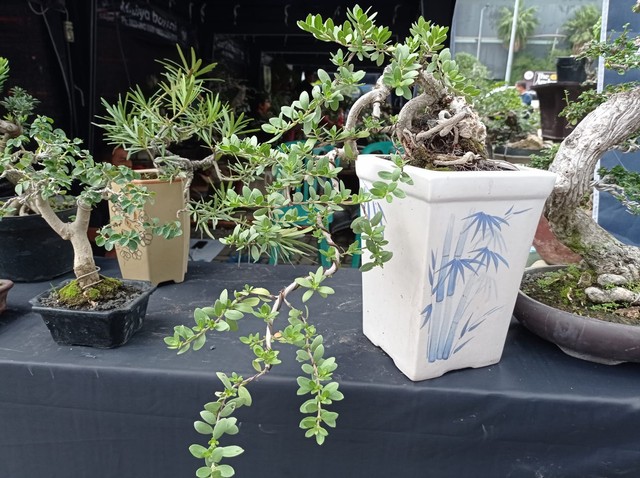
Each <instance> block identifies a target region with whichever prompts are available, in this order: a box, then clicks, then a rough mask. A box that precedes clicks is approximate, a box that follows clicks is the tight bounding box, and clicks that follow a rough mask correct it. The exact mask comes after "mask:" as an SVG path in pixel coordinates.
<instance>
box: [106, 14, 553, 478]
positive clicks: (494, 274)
mask: <svg viewBox="0 0 640 478" xmlns="http://www.w3.org/2000/svg"><path fill="white" fill-rule="evenodd" d="M375 16H376V15H375V13H370V12H369V11H363V10H362V9H361V8H360V7H358V6H356V7H354V8H353V9H350V10H349V11H348V13H347V21H346V22H345V23H344V24H342V25H336V24H334V22H333V21H332V20H331V19H326V20H324V19H322V18H321V17H320V16H318V15H309V16H308V17H307V19H306V20H304V21H300V22H299V23H298V25H299V26H300V27H301V28H302V29H303V30H305V31H307V32H309V33H311V34H313V35H314V36H315V37H316V38H318V39H319V40H322V41H332V42H335V43H337V44H338V50H337V51H336V53H334V54H333V55H332V62H333V64H334V65H335V68H336V73H335V74H333V75H330V74H329V73H327V72H326V71H324V70H319V71H318V79H319V82H318V84H317V85H316V86H314V88H313V91H312V92H311V94H309V93H307V92H303V93H302V94H301V95H300V97H299V98H298V99H296V100H295V101H294V102H293V103H292V104H291V105H290V106H284V107H282V108H281V110H280V112H279V114H278V115H277V116H275V117H273V118H271V119H270V120H269V124H266V125H264V126H263V130H264V131H265V132H267V133H270V134H272V135H273V140H272V142H271V143H265V144H261V143H259V142H258V141H257V139H256V138H255V137H252V136H249V137H242V138H241V137H239V136H238V135H237V134H236V133H237V130H238V128H237V127H236V126H237V123H238V120H235V119H233V118H231V117H229V116H228V115H225V114H222V115H221V116H218V115H217V114H216V113H217V112H218V111H220V107H219V106H218V104H219V100H218V99H217V97H215V96H214V95H212V94H211V93H210V92H209V91H208V90H207V89H206V87H205V82H204V77H203V76H202V71H203V69H204V70H206V67H202V65H201V62H200V61H199V60H196V59H195V57H194V56H193V54H192V58H191V60H190V61H187V60H186V59H185V58H184V57H183V60H182V61H183V65H175V64H166V65H165V66H166V67H168V68H166V74H165V79H166V82H167V83H166V85H167V86H166V87H164V88H163V90H164V91H166V92H167V95H168V96H171V97H172V98H174V100H173V101H172V102H171V103H170V104H169V105H168V106H170V108H169V110H166V109H165V110H163V111H164V116H158V111H157V110H156V109H155V108H153V107H150V103H149V101H147V100H146V99H145V98H144V97H142V96H141V95H138V94H136V93H135V90H134V92H132V93H131V94H130V95H129V96H128V97H127V100H125V101H120V102H118V103H117V104H116V105H113V106H111V107H109V108H107V115H106V116H105V117H104V118H102V125H101V126H103V127H104V128H105V130H106V132H107V136H108V137H109V138H110V140H111V141H112V142H114V143H115V144H121V145H123V146H124V147H125V148H127V149H130V150H148V151H150V152H151V153H152V154H151V157H153V158H156V161H157V162H159V163H161V165H164V166H172V167H181V168H183V169H184V168H188V169H192V168H198V167H203V166H206V167H213V168H214V169H216V171H217V172H218V175H219V177H220V179H221V181H222V182H223V183H224V182H225V181H233V182H235V183H242V184H244V185H245V186H243V187H242V188H222V189H220V190H219V191H218V192H217V195H216V197H215V198H213V199H211V200H210V201H206V202H199V203H195V204H192V214H193V217H194V218H195V220H196V222H197V224H198V225H199V226H200V227H201V228H202V229H204V230H205V231H208V230H210V228H211V227H215V225H216V223H217V222H218V221H220V220H222V219H224V220H226V221H232V222H234V223H235V224H236V226H235V228H234V229H233V231H232V232H231V233H230V234H229V236H227V237H226V238H224V239H222V240H223V242H225V243H226V244H229V245H232V246H234V247H236V248H238V249H240V250H245V251H247V252H248V253H249V254H250V255H251V257H252V258H253V259H254V260H257V259H259V258H260V256H261V255H262V254H277V255H278V256H279V257H285V258H286V257H289V256H290V255H291V254H293V253H300V252H304V251H305V250H306V249H305V247H304V243H303V242H302V236H303V235H304V234H305V233H312V234H313V235H314V236H315V237H316V238H317V239H318V241H320V240H322V239H325V240H326V241H327V242H328V244H329V247H328V248H327V250H325V251H323V254H324V256H325V257H326V258H327V259H329V260H330V261H331V265H330V266H329V267H327V268H323V267H320V268H318V269H317V270H314V271H311V272H308V273H307V272H306V271H305V272H303V273H302V274H301V275H300V276H299V277H297V278H296V279H295V280H294V281H293V282H292V283H291V284H289V285H287V286H286V287H284V288H283V289H282V290H281V291H279V292H275V291H274V292H272V291H268V290H266V289H264V288H261V287H259V284H257V285H247V286H246V287H245V288H244V289H243V290H239V291H233V292H229V291H226V290H225V291H223V292H222V293H221V294H220V296H219V297H218V298H217V299H216V300H215V302H214V304H212V305H211V306H209V307H202V308H198V309H196V311H195V312H194V318H195V322H196V323H195V325H193V326H191V327H187V326H177V327H176V328H175V332H174V335H173V336H172V337H168V338H167V339H166V342H167V344H168V345H169V347H170V348H172V349H176V350H178V352H179V353H183V352H186V351H187V350H189V349H190V348H191V347H192V348H194V349H196V350H197V349H200V348H202V347H203V345H204V344H205V341H206V334H207V333H208V332H210V331H217V332H224V331H228V330H235V329H236V328H237V325H236V322H237V321H238V320H240V319H243V318H244V317H245V316H251V315H253V316H256V317H257V318H259V319H261V321H264V322H265V323H266V331H265V333H264V334H261V333H259V332H257V333H255V334H250V335H248V336H246V337H243V338H241V341H242V342H243V343H245V344H246V345H247V346H248V347H249V348H250V349H251V351H252V353H253V354H254V356H255V357H254V360H253V366H254V368H255V369H256V373H255V374H254V375H252V376H250V377H242V376H240V375H238V374H236V373H233V374H226V373H222V372H220V373H218V377H219V379H220V381H221V382H222V384H223V387H224V389H223V390H222V391H220V392H218V393H217V394H216V397H217V399H216V400H215V401H213V402H211V403H208V404H207V405H205V410H203V411H202V413H201V417H202V421H198V422H196V424H195V427H196V430H197V431H199V432H200V433H203V434H205V435H208V436H210V439H209V441H208V446H201V445H193V446H192V447H191V452H192V453H193V454H194V456H196V457H199V458H203V459H204V460H205V464H204V466H203V467H201V468H200V469H198V471H197V476H200V477H209V476H231V475H232V474H233V469H232V468H231V467H230V466H229V465H227V464H223V463H221V461H222V460H223V459H224V458H228V457H233V456H236V455H238V454H239V453H241V452H242V449H241V448H239V447H237V446H235V445H226V444H225V445H223V444H222V442H223V437H224V435H232V434H235V433H237V432H238V427H237V422H236V418H235V417H233V416H232V414H233V412H234V410H235V409H237V408H239V407H241V406H243V405H249V404H251V396H250V394H249V392H248V390H247V385H248V384H249V383H250V382H252V381H253V380H255V379H257V378H259V377H260V376H262V375H263V374H265V373H267V372H268V371H269V370H270V369H271V368H272V367H273V366H275V365H277V364H278V363H279V357H278V351H277V350H276V348H275V346H276V345H277V343H284V344H290V345H294V346H295V347H297V348H298V351H297V358H298V360H299V361H300V362H301V363H302V370H303V373H304V374H305V376H301V377H300V378H299V379H298V385H299V390H298V393H299V394H300V395H309V396H310V398H309V399H308V400H306V401H305V402H304V403H303V404H302V406H301V411H302V412H303V414H305V415H306V416H305V417H304V418H303V419H302V421H301V423H300V426H301V428H303V429H304V430H305V435H306V436H307V437H314V438H315V439H316V441H317V442H318V443H320V444H321V443H323V442H324V440H325V437H326V436H327V434H328V432H327V427H333V426H335V421H336V418H337V414H336V413H335V412H333V411H330V410H329V409H328V406H329V405H331V403H332V402H334V401H336V400H340V399H341V398H342V393H341V392H340V391H339V386H338V384H337V383H336V382H335V381H333V379H332V375H333V371H334V370H335V369H336V366H337V365H336V363H335V360H334V359H333V358H326V357H325V349H324V345H323V338H322V336H321V335H319V334H318V333H317V331H316V329H315V327H314V326H313V325H312V324H311V323H310V320H309V317H308V313H307V311H306V308H305V302H306V301H307V300H309V298H310V297H312V296H314V295H319V296H321V297H324V296H327V295H329V294H332V293H333V289H331V287H330V286H329V285H327V282H326V281H327V279H328V278H329V277H330V276H331V275H333V274H334V273H335V272H336V271H337V270H338V268H339V267H340V264H341V258H342V257H343V256H346V255H352V254H362V256H363V265H362V270H363V271H365V274H364V276H363V303H364V309H365V310H364V326H363V327H364V330H365V334H367V336H368V337H369V338H370V339H371V340H372V341H373V342H374V343H377V344H378V345H380V346H381V347H382V348H383V349H384V350H385V351H386V352H387V353H389V355H391V357H392V358H393V359H394V361H395V363H396V364H397V365H398V366H399V367H400V369H401V370H403V372H404V373H405V374H407V375H408V376H409V377H410V378H412V379H414V380H419V379H425V378H430V377H436V376H439V375H442V374H443V373H445V372H446V371H447V370H453V369H457V368H464V367H478V366H483V365H488V364H490V363H495V362H496V361H498V360H499V359H500V355H501V353H502V348H503V345H504V339H505V336H506V331H507V327H508V324H509V321H510V317H511V311H512V308H513V303H514V301H515V296H516V293H517V283H518V282H519V279H520V276H521V274H522V270H523V269H524V265H525V262H526V259H527V255H528V252H529V248H530V244H531V238H532V236H533V232H534V230H535V226H536V224H537V222H538V218H539V216H540V212H541V210H542V206H543V202H544V199H545V198H546V196H547V195H548V193H549V192H550V190H551V188H552V185H553V182H554V178H555V176H554V175H553V174H550V173H548V172H544V171H535V170H522V171H521V170H518V168H515V167H513V166H512V165H508V164H505V163H501V162H494V161H492V160H488V159H486V157H485V154H484V153H485V151H486V149H485V128H484V126H483V125H482V123H481V121H480V119H479V117H478V115H477V114H476V113H475V112H474V111H473V109H472V108H471V107H470V106H469V105H468V103H467V101H466V99H465V97H464V95H465V94H472V93H474V88H473V87H470V86H469V84H468V83H467V82H466V81H465V79H464V78H463V77H462V76H461V75H460V74H459V72H458V68H457V66H456V64H455V62H454V61H453V60H452V59H451V55H450V52H449V51H448V50H447V49H444V47H443V42H444V41H445V39H446V34H447V28H443V27H438V26H436V25H432V24H430V23H429V22H426V21H425V20H423V19H420V20H419V21H418V22H416V23H415V24H414V25H413V27H412V29H411V35H410V36H409V37H408V38H407V40H406V41H405V42H404V43H401V44H393V43H392V42H391V40H390V38H391V32H390V31H389V30H388V29H387V28H386V27H383V26H378V25H376V23H375V21H374V20H375ZM357 58H359V59H368V60H370V61H372V62H373V63H374V64H376V65H377V66H378V67H379V68H380V69H381V71H382V73H381V75H380V78H379V80H378V82H377V83H376V86H375V87H374V88H373V89H372V90H371V91H370V92H368V93H366V94H364V95H362V96H361V97H360V98H358V99H357V100H356V101H355V102H354V104H353V105H352V107H351V108H350V110H349V115H348V117H347V120H346V123H345V125H344V128H338V127H336V126H331V127H328V126H326V127H325V126H323V124H322V121H321V119H322V117H323V116H324V110H333V111H335V110H337V109H338V108H339V106H340V103H341V102H342V101H343V100H344V97H345V94H346V92H347V91H351V90H352V88H353V86H355V85H358V83H359V82H360V80H361V79H362V78H363V77H364V74H365V73H364V71H359V70H356V69H355V67H354V65H353V61H354V60H356V59H357ZM177 85H187V87H186V88H178V87H177ZM414 88H415V89H416V90H417V92H418V94H417V95H416V96H414V95H413V94H412V90H413V89H414ZM391 92H395V93H396V94H397V95H398V96H402V97H404V98H405V99H406V103H405V105H404V107H403V108H402V109H401V111H400V112H399V114H398V116H397V117H396V118H395V119H394V120H393V121H391V123H388V122H385V121H383V120H382V119H381V118H380V116H379V113H378V112H379V106H380V104H382V103H384V102H385V101H386V99H387V97H388V96H389V95H390V93H391ZM151 106H153V105H151ZM171 108H173V110H171ZM365 111H366V112H369V111H372V112H373V113H372V115H371V117H368V118H367V119H366V120H362V118H363V116H364V113H365ZM297 126H299V127H301V129H302V130H303V132H304V134H305V136H306V138H307V139H306V141H304V142H300V143H296V144H294V145H291V146H287V147H283V148H276V147H273V146H272V144H273V143H274V142H275V141H277V139H278V138H280V137H281V136H282V135H283V134H284V133H285V132H286V131H288V130H290V129H291V128H293V127H297ZM382 131H385V132H387V133H389V134H391V135H392V137H393V138H394V139H395V141H396V142H397V145H398V147H399V148H400V149H401V151H403V154H402V155H400V154H391V155H388V156H376V155H369V156H361V157H360V158H359V159H358V160H357V161H356V169H357V172H358V175H359V177H360V180H361V185H362V187H361V189H360V190H359V191H358V192H353V191H350V190H348V189H346V188H345V186H344V184H342V183H341V182H340V181H339V179H338V173H339V172H340V167H339V166H338V161H337V160H338V159H339V160H340V164H343V161H349V160H355V159H356V158H357V157H358V147H357V144H356V141H357V140H358V139H364V138H367V137H370V136H371V135H372V134H373V133H377V132H382ZM186 132H190V133H191V134H193V135H194V136H196V137H197V138H198V139H199V140H200V141H201V142H202V143H203V145H204V146H205V149H204V153H203V158H202V159H196V160H189V159H187V158H182V157H180V156H178V155H177V154H175V153H173V152H172V151H171V150H170V149H169V148H168V146H167V145H168V144H170V143H171V142H172V141H171V140H172V139H174V138H177V137H178V134H185V136H186ZM326 145H331V146H334V148H333V149H331V150H330V151H329V152H328V153H327V154H324V155H322V156H314V155H313V154H312V150H313V149H314V148H316V147H321V146H326ZM223 156H224V157H225V158H227V160H228V161H229V164H228V169H229V171H230V174H228V175H223V174H222V173H221V171H220V168H219V167H218V165H217V160H218V159H220V158H221V157H223ZM505 168H506V169H507V170H504V169H505ZM429 169H432V170H429ZM434 170H437V171H434ZM269 173H270V175H271V176H272V177H273V181H272V182H269V183H266V184H265V191H264V192H263V191H260V190H258V189H251V188H249V187H248V186H246V185H247V184H249V183H251V182H253V181H254V180H255V179H256V178H259V177H263V176H265V174H269ZM304 184H307V185H308V186H309V188H308V190H309V193H308V198H307V199H303V195H302V193H300V192H294V191H295V190H296V189H297V188H300V189H302V186H303V185H304ZM394 198H399V199H401V200H400V201H396V200H394ZM354 204H355V205H360V206H361V212H362V214H361V215H360V217H358V218H357V219H355V220H354V221H353V223H352V228H353V230H354V231H355V232H356V233H357V234H359V235H360V238H361V241H362V244H363V245H364V249H361V247H360V243H359V242H358V241H356V242H354V243H352V244H351V245H349V246H348V247H346V248H340V247H338V246H337V245H336V244H335V242H334V241H333V240H332V237H331V235H330V234H329V232H328V228H327V224H328V222H329V221H330V218H331V215H332V213H333V212H334V211H339V210H341V209H342V208H343V207H344V206H346V205H354ZM292 206H296V207H292ZM303 219H304V224H305V225H304V226H302V225H301V220H303ZM392 256H393V259H392V260H391V258H392ZM382 265H384V268H382V269H378V270H374V268H375V266H382ZM410 274H415V275H410ZM477 279H479V280H477ZM296 289H301V290H302V291H303V293H302V297H301V298H299V299H298V300H296V301H294V295H293V292H294V291H295V290H296ZM487 297H490V298H491V299H490V301H489V300H488V299H487ZM478 301H479V302H478ZM282 306H286V307H288V308H289V312H288V314H287V316H288V323H286V324H282V325H280V324H279V323H278V322H276V320H277V319H278V318H279V316H281V315H283V312H282V311H281V308H282ZM389 319H393V320H389ZM280 321H282V319H280ZM385 321H386V324H385V325H382V323H383V322H385Z"/></svg>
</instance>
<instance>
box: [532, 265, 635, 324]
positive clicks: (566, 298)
mask: <svg viewBox="0 0 640 478" xmlns="http://www.w3.org/2000/svg"><path fill="white" fill-rule="evenodd" d="M573 271H574V272H573V273H571V272H569V273H567V272H566V270H562V271H556V272H533V273H527V274H526V275H525V276H524V277H523V279H522V283H521V285H520V290H521V291H522V292H524V293H525V294H527V295H528V296H529V297H531V298H532V299H535V300H537V301H538V302H542V303H543V304H545V305H548V306H550V307H554V308H556V309H560V310H564V311H566V312H571V313H574V314H577V315H582V316H585V317H591V318H594V319H600V320H605V321H607V322H615V323H618V324H626V325H640V306H637V305H628V304H620V305H618V306H615V305H614V304H594V303H592V302H591V301H589V299H588V298H587V297H586V295H585V294H584V289H585V288H587V287H589V286H591V285H594V284H593V282H595V280H594V279H595V274H590V273H588V272H585V271H580V272H579V273H576V271H577V269H575V268H574V269H573Z"/></svg>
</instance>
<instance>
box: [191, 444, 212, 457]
mask: <svg viewBox="0 0 640 478" xmlns="http://www.w3.org/2000/svg"><path fill="white" fill-rule="evenodd" d="M189 451H190V452H191V454H192V455H193V456H195V457H196V458H204V455H205V453H207V451H209V450H208V449H207V448H205V447H203V446H202V445H191V446H190V447H189Z"/></svg>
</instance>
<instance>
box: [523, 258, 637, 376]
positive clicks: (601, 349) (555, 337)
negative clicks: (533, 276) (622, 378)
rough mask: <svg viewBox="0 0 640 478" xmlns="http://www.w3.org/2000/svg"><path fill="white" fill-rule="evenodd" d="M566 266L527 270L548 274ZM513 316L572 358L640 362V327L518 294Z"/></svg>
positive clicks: (607, 362) (605, 362) (608, 362)
mask: <svg viewBox="0 0 640 478" xmlns="http://www.w3.org/2000/svg"><path fill="white" fill-rule="evenodd" d="M561 267H562V266H548V267H538V268H535V269H528V270H526V271H525V276H526V275H527V274H528V273H531V272H548V271H554V270H558V269H560V268H561ZM513 315H514V316H515V317H516V319H518V321H519V322H520V323H521V324H522V325H524V326H525V327H526V328H527V329H529V330H530V331H531V332H533V333H534V334H536V335H538V336H539V337H541V338H543V339H545V340H548V341H549V342H552V343H554V344H556V345H557V346H558V347H560V348H561V349H562V351H563V352H565V353H566V354H568V355H571V356H572V357H576V358H579V359H583V360H588V361H590V362H597V363H602V364H607V365H615V364H619V363H622V362H640V326H638V327H636V326H633V325H625V324H615V323H612V322H606V321H603V320H598V319H593V318H591V317H584V316H581V315H577V314H572V313H570V312H565V311H563V310H559V309H556V308H554V307H549V306H548V305H545V304H543V303H541V302H538V301H537V300H534V299H532V298H530V297H529V296H527V295H526V294H524V293H523V292H522V291H520V292H519V293H518V299H517V300H516V306H515V309H514V312H513Z"/></svg>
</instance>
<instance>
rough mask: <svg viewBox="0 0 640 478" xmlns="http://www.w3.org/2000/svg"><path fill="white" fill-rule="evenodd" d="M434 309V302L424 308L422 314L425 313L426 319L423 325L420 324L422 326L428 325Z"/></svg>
mask: <svg viewBox="0 0 640 478" xmlns="http://www.w3.org/2000/svg"><path fill="white" fill-rule="evenodd" d="M432 310H433V305H432V304H429V305H428V306H426V307H425V308H424V310H423V311H422V315H424V320H423V321H422V325H421V326H420V328H423V327H424V326H425V325H427V323H428V322H429V319H430V318H431V311H432Z"/></svg>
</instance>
